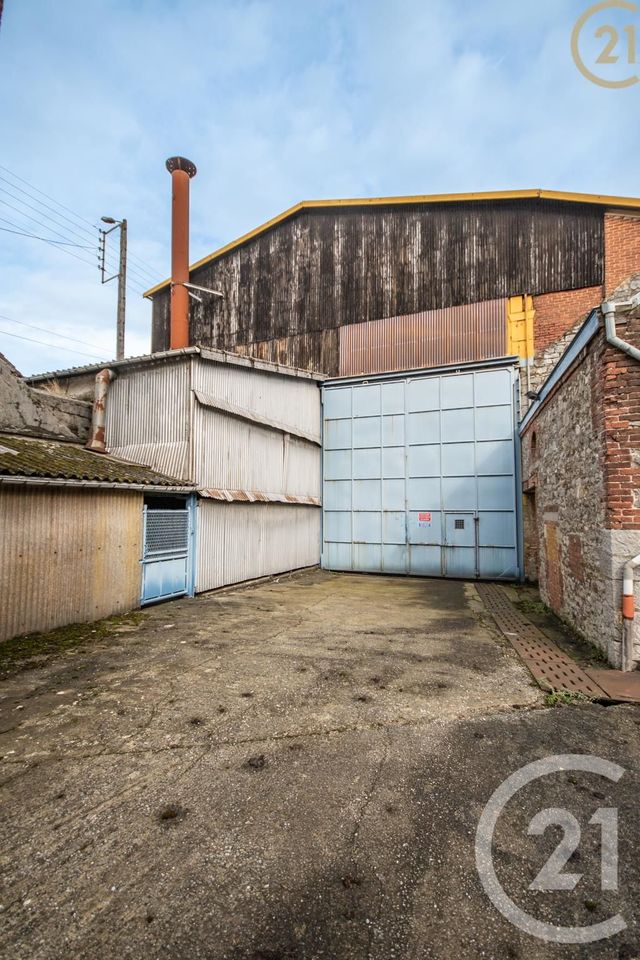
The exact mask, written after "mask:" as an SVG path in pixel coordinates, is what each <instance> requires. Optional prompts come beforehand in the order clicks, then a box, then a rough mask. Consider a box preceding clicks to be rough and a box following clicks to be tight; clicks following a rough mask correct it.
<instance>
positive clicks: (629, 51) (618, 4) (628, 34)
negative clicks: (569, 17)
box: [571, 0, 640, 89]
mask: <svg viewBox="0 0 640 960" xmlns="http://www.w3.org/2000/svg"><path fill="white" fill-rule="evenodd" d="M602 10H628V11H629V13H637V12H638V5H637V4H635V3H629V2H628V0H602V2H601V3H595V4H594V5H593V6H592V7H589V9H588V10H585V12H584V13H583V14H582V16H581V17H579V18H578V20H577V21H576V25H575V27H574V28H573V33H572V34H571V55H572V56H573V60H574V63H575V65H576V67H577V68H578V70H579V71H580V73H581V74H582V75H583V76H584V77H586V78H587V80H590V81H591V83H597V84H598V86H599V87H613V88H616V89H620V88H621V87H631V86H633V84H634V83H637V82H638V80H640V77H638V76H637V75H636V74H633V75H632V76H629V77H626V78H625V79H624V80H606V79H605V78H604V77H599V76H598V75H597V74H596V73H594V72H593V71H592V70H590V69H589V68H588V67H587V65H586V64H585V62H584V60H583V59H582V56H581V54H580V49H579V44H580V35H581V33H582V30H583V28H584V26H585V24H586V23H587V21H589V20H590V19H591V17H593V16H595V15H596V14H597V13H600V12H601V11H602ZM623 33H624V41H623V42H626V62H627V63H628V64H635V63H636V28H635V25H634V24H629V25H627V26H625V27H624V30H623ZM595 36H596V37H597V38H598V39H600V38H601V39H602V40H603V42H604V46H603V48H602V50H601V52H600V55H599V56H598V57H597V58H596V63H597V64H603V65H608V64H613V63H618V62H619V60H620V56H619V54H617V53H616V50H617V48H618V44H619V43H620V41H621V37H620V33H619V32H618V29H617V28H616V27H614V26H612V25H611V24H608V23H606V24H603V25H602V26H601V27H598V29H597V30H596V31H595Z"/></svg>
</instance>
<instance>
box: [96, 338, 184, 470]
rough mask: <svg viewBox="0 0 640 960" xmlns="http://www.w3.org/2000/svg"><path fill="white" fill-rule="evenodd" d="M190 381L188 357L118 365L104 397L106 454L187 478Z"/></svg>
mask: <svg viewBox="0 0 640 960" xmlns="http://www.w3.org/2000/svg"><path fill="white" fill-rule="evenodd" d="M190 381H191V357H190V356H185V357H184V359H182V360H180V361H178V362H176V361H173V362H172V363H163V362H162V361H161V360H160V361H159V362H158V363H157V364H149V365H145V366H140V367H137V368H135V369H130V370H129V369H126V368H125V369H121V370H119V372H118V376H117V377H116V379H115V380H114V381H113V383H112V384H111V387H110V389H109V398H108V400H107V423H106V440H107V450H108V451H109V453H110V454H112V455H113V456H115V457H121V458H122V459H123V460H131V461H133V462H134V463H144V464H146V465H147V466H149V467H153V468H154V469H155V470H159V471H160V472H161V473H166V474H167V475H168V476H170V477H175V478H176V479H179V480H188V479H190V474H191V470H190V463H189V420H190V397H189V388H190Z"/></svg>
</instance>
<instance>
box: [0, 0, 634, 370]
mask: <svg viewBox="0 0 640 960" xmlns="http://www.w3.org/2000/svg"><path fill="white" fill-rule="evenodd" d="M586 6H588V4H582V3H575V2H563V0H536V2H528V0H523V2H520V3H518V4H515V3H513V0H510V2H506V0H482V2H480V0H474V2H467V0H460V2H457V0H446V2H445V0H442V2H440V0H395V2H394V3H393V4H391V3H388V2H380V0H326V2H320V0H318V2H315V0H307V2H305V3H300V2H289V0H249V2H243V0H227V2H217V0H172V2H169V0H154V2H150V0H128V2H125V0H91V2H87V0H84V2H80V0H65V2H64V3H60V2H55V0H29V2H24V0H23V2H19V0H6V2H5V12H4V16H3V21H2V28H1V30H0V72H1V76H0V116H1V118H2V131H3V136H2V150H1V151H0V164H1V165H2V167H3V168H4V169H0V177H2V178H4V179H1V180H0V217H2V218H4V219H3V220H0V227H5V228H6V229H15V227H11V226H8V223H10V224H16V225H19V226H20V229H21V230H22V231H23V232H33V233H37V234H38V235H43V236H46V237H48V238H50V239H60V238H61V237H63V238H66V239H67V240H68V241H70V242H77V243H80V244H81V246H80V247H78V248H73V247H66V248H65V249H66V251H67V252H66V253H65V252H62V250H61V249H59V248H56V247H55V246H51V245H49V244H45V243H43V242H41V241H38V240H32V239H29V238H26V237H21V236H17V235H16V234H11V233H8V232H4V231H2V232H0V331H4V332H0V350H1V351H2V352H4V353H5V354H6V355H7V356H8V357H9V358H10V359H11V360H12V361H13V362H14V363H15V364H16V365H17V366H18V367H19V368H20V369H21V370H22V371H23V372H25V373H29V372H36V371H41V370H50V369H57V368H61V367H66V366H70V365H76V364H82V363H86V362H91V358H90V357H85V356H82V353H87V354H92V355H93V354H95V355H96V356H97V358H104V359H107V358H109V357H110V356H112V355H113V353H114V343H115V329H114V328H115V306H116V299H115V298H116V290H115V283H111V284H108V285H106V286H104V287H102V286H101V285H100V282H99V276H98V272H97V270H96V268H95V266H94V265H93V262H94V259H95V252H94V250H93V249H84V247H85V245H86V247H87V248H91V247H92V245H93V244H94V242H95V235H96V234H95V231H94V230H93V228H92V226H91V224H93V223H95V222H96V221H97V220H98V219H99V217H100V216H101V215H102V214H109V215H112V216H115V217H123V216H126V217H127V218H128V222H129V234H130V250H131V253H132V256H133V257H134V258H135V261H134V260H132V262H131V266H132V269H133V270H135V271H136V272H135V274H134V273H133V272H132V274H131V281H132V285H131V289H130V291H129V299H128V315H127V353H128V354H137V353H144V352H147V351H148V349H149V330H150V314H151V308H150V304H149V302H148V301H143V300H142V299H141V297H140V295H139V291H140V290H141V289H142V288H144V287H146V286H150V285H152V283H153V281H154V280H160V279H164V278H165V277H166V276H167V273H168V266H169V243H170V235H169V215H170V178H169V175H168V173H167V172H166V170H165V168H164V161H165V159H166V158H167V157H168V156H171V155H173V154H182V155H184V156H187V157H188V158H189V159H191V160H193V161H194V162H195V163H196V164H197V166H198V175H197V177H196V179H195V180H194V181H193V182H192V194H191V197H192V221H191V259H192V260H195V259H197V258H199V257H201V256H203V255H205V254H207V253H209V252H210V251H211V250H213V249H215V248H216V247H218V246H220V245H221V244H223V243H226V242H227V241H229V240H231V239H233V238H234V237H236V236H238V235H239V234H241V233H243V232H245V231H247V230H249V229H251V228H252V227H254V226H256V225H258V224H259V223H261V222H263V221H264V220H266V219H268V218H269V217H271V216H273V215H275V214H276V213H278V212H280V211H281V210H283V209H285V208H286V207H288V206H290V205H291V204H293V203H296V202H297V201H298V200H302V199H311V198H322V197H343V196H344V197H346V196H384V195H393V194H412V193H438V192H449V191H450V192H466V191H474V190H489V189H510V188H519V187H545V188H549V189H566V190H575V191H585V192H593V193H611V194H622V195H638V194H640V186H639V184H638V176H639V170H640V166H639V164H638V159H637V157H638V152H639V151H638V147H639V146H640V127H639V125H638V123H637V117H638V112H639V111H638V106H639V98H640V84H637V85H636V86H633V87H630V88H629V89H626V90H614V89H604V88H601V87H598V86H596V85H594V84H592V83H590V82H589V81H587V80H586V79H585V78H584V77H583V76H582V75H581V74H580V73H579V72H578V70H577V69H576V67H575V65H574V63H573V60H572V58H571V53H570V46H569V44H570V36H571V31H572V28H573V24H574V22H575V21H576V19H577V17H578V16H579V15H580V14H581V13H582V12H583V10H584V9H585V7H586ZM606 19H607V20H608V22H612V23H617V24H618V25H619V27H620V28H622V26H623V25H624V22H625V20H624V18H623V19H620V15H618V14H616V13H615V12H611V13H610V14H608V15H607V18H606ZM635 19H636V22H637V24H638V26H639V28H640V16H638V17H636V18H635ZM601 22H602V21H601ZM589 37H590V35H589V36H587V35H586V34H585V40H584V43H585V52H586V53H588V52H589V50H592V49H594V48H593V46H592V44H593V43H595V39H593V38H592V39H591V40H590V39H589ZM601 46H602V42H600V44H599V47H598V49H600V48H601ZM612 69H613V68H612ZM616 69H617V68H616ZM7 170H9V171H11V174H9V173H7V172H6V171H7ZM13 175H17V176H19V177H21V178H23V180H22V181H17V180H16V179H15V176H13ZM7 181H9V182H7ZM24 181H26V183H25V182H24ZM34 187H35V188H37V190H39V191H43V192H44V193H45V194H47V195H48V196H50V197H52V198H54V199H55V200H56V201H58V202H59V203H61V204H64V205H65V207H66V208H68V209H67V214H66V215H67V216H68V217H71V219H70V220H65V219H64V218H63V219H60V214H61V213H64V211H61V210H60V208H58V207H56V206H55V205H54V210H55V211H56V213H57V223H56V224H53V219H54V216H53V210H47V209H46V208H43V207H42V205H41V204H39V203H37V202H34V198H33V196H32V197H31V198H29V197H28V196H27V195H26V194H25V193H23V192H21V191H28V192H31V193H32V195H34V196H35V198H36V200H40V201H42V202H43V203H47V204H51V201H50V200H47V199H45V198H43V197H42V195H41V194H37V193H35V191H34V189H33V188H34ZM17 188H21V189H17ZM11 194H13V196H12V195H11ZM16 198H17V199H16ZM25 203H29V204H31V205H32V207H33V206H35V208H36V209H35V210H34V209H29V208H27V207H25ZM9 204H10V205H11V206H9ZM16 207H17V208H18V209H17V210H16V209H15V208H16ZM70 211H73V214H70ZM76 215H77V216H79V217H80V218H82V219H81V220H76V219H75V217H76ZM26 217H31V219H30V220H29V219H26ZM47 231H48V232H47ZM67 231H68V232H67ZM69 254H75V255H76V256H75V257H74V256H70V255H69ZM78 256H79V257H81V258H82V260H78V259H76V257H78ZM85 258H86V259H87V260H88V261H89V262H87V263H85V262H84V259H85ZM147 278H148V283H147ZM3 318H4V319H3ZM7 318H11V319H7ZM16 321H20V323H17V322H16ZM27 323H28V324H31V325H32V326H31V328H30V327H25V326H24V324H27ZM33 326H37V327H40V328H42V329H40V330H34V329H32V327H33ZM45 331H47V332H45ZM8 333H11V334H14V336H13V337H10V336H8V335H7V334H8ZM56 334H61V335H63V336H65V337H68V338H76V339H77V340H80V341H82V343H75V342H72V341H71V340H61V339H58V337H57V336H56ZM15 335H19V336H22V337H31V338H33V339H37V340H43V341H47V342H48V343H58V344H59V345H60V347H62V346H64V347H65V350H61V349H53V348H51V347H44V346H42V345H40V344H36V343H31V342H26V341H24V340H20V339H17V338H16V336H15ZM72 349H77V350H78V351H80V352H81V353H76V354H74V353H71V352H67V350H72Z"/></svg>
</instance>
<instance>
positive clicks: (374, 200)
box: [143, 190, 640, 297]
mask: <svg viewBox="0 0 640 960" xmlns="http://www.w3.org/2000/svg"><path fill="white" fill-rule="evenodd" d="M531 199H541V200H564V201H567V202H569V203H591V204H595V205H598V206H613V207H618V208H623V207H632V208H638V209H640V197H616V196H609V195H607V194H600V193H570V192H566V191H562V190H486V191H481V192H479V193H431V194H424V195H420V196H406V197H365V198H355V197H354V198H349V199H344V200H301V201H300V202H299V203H295V204H294V205H293V206H292V207H288V208H287V209H286V210H283V212H282V213H279V214H278V215H277V216H275V217H272V218H271V219H270V220H267V221H265V223H261V224H260V225H259V226H258V227H254V229H253V230H250V231H249V232H248V233H243V234H242V236H241V237H238V238H237V239H235V240H231V241H230V242H229V243H226V244H225V245H224V246H223V247H219V249H218V250H214V252H213V253H209V254H207V256H206V257H202V259H201V260H197V261H196V262H195V263H192V264H191V266H190V267H189V272H190V273H191V272H192V271H193V270H197V269H198V268H199V267H203V266H205V264H207V263H211V261H212V260H217V258H218V257H221V256H222V255H223V254H225V253H228V252H229V250H233V249H234V247H240V246H242V244H243V243H246V242H247V241H248V240H252V239H253V238H254V237H257V236H259V235H260V234H261V233H265V232H266V231H267V230H270V229H271V227H274V226H276V224H278V223H282V221H283V220H287V219H288V218H289V217H292V216H294V214H296V213H299V212H300V211H301V210H314V209H318V208H321V207H329V208H330V207H376V206H377V207H381V206H386V207H389V206H394V205H396V204H397V205H402V204H410V203H464V202H465V201H469V200H531ZM168 283H170V279H169V278H167V279H166V280H163V281H162V282H161V283H157V284H156V285H155V287H151V288H150V289H149V290H146V291H145V292H144V294H143V296H144V297H152V296H153V295H154V293H158V291H159V290H162V289H163V288H164V287H166V286H167V284H168Z"/></svg>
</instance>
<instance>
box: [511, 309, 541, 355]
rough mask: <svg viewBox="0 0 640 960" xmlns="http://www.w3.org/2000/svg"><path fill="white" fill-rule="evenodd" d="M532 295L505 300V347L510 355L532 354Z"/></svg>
mask: <svg viewBox="0 0 640 960" xmlns="http://www.w3.org/2000/svg"><path fill="white" fill-rule="evenodd" d="M534 319H535V310H534V309H533V297H530V296H522V297H510V298H509V300H508V301H507V349H508V352H509V354H510V355H511V356H518V357H522V358H523V359H525V360H528V359H529V358H530V357H532V356H533V352H534V339H533V323H534Z"/></svg>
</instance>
